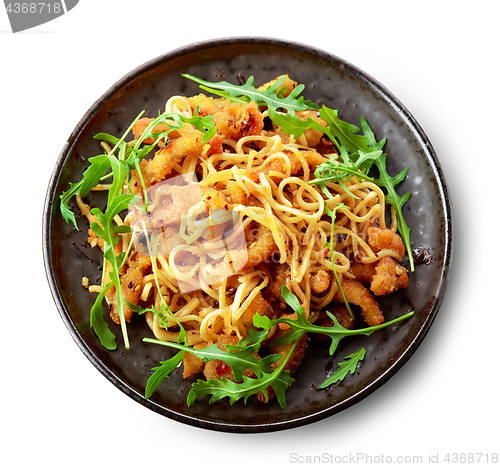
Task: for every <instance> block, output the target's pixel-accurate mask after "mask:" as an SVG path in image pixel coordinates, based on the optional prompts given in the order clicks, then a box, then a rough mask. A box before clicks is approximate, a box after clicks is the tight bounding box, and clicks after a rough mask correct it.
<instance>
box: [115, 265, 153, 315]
mask: <svg viewBox="0 0 500 467" xmlns="http://www.w3.org/2000/svg"><path fill="white" fill-rule="evenodd" d="M144 267H145V264H143V265H141V263H135V262H132V263H129V267H128V268H127V271H126V272H125V274H123V275H122V276H121V277H120V280H121V282H122V287H121V289H122V294H123V298H124V300H127V301H129V302H130V303H132V305H137V303H138V302H139V297H140V295H141V291H142V281H143V278H144V273H143V269H144ZM113 289H114V293H113V295H112V299H111V303H110V312H109V315H110V316H111V319H112V320H113V321H114V322H115V323H116V324H120V315H119V313H118V301H117V295H116V288H114V286H113ZM133 314H134V312H133V311H132V309H131V308H130V307H129V306H128V305H127V303H126V302H125V301H124V302H123V315H124V318H125V321H126V322H127V323H130V320H131V319H132V315H133Z"/></svg>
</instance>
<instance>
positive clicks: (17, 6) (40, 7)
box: [6, 3, 62, 14]
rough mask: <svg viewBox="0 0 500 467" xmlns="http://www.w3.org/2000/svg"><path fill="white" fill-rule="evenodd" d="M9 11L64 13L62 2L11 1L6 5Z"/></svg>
mask: <svg viewBox="0 0 500 467" xmlns="http://www.w3.org/2000/svg"><path fill="white" fill-rule="evenodd" d="M6 10H7V13H21V14H40V13H55V14H58V13H62V6H61V4H60V3H54V4H52V3H9V4H8V5H7V7H6Z"/></svg>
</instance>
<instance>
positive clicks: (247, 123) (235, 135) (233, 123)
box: [188, 94, 264, 140]
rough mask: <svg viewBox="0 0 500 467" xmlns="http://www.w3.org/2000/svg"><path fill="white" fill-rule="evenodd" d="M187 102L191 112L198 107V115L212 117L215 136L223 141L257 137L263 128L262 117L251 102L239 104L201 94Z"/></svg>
mask: <svg viewBox="0 0 500 467" xmlns="http://www.w3.org/2000/svg"><path fill="white" fill-rule="evenodd" d="M188 101H189V103H190V105H191V108H192V110H193V112H194V111H195V110H196V107H198V114H199V115H201V116H204V117H206V116H208V115H212V122H213V123H214V125H215V128H216V130H217V134H218V135H220V136H222V138H224V139H234V140H238V139H240V138H243V137H244V136H250V135H258V134H260V132H261V131H262V129H263V128H264V117H263V116H262V113H261V112H260V110H259V108H258V107H257V104H256V103H255V102H253V101H252V102H249V103H248V104H239V103H235V102H229V101H227V100H226V99H213V98H211V97H206V96H204V95H203V94H199V95H198V96H195V97H193V98H189V99H188Z"/></svg>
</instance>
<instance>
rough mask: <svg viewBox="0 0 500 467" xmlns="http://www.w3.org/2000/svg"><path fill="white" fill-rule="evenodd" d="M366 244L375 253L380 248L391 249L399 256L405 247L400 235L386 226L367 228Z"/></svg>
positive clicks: (402, 254) (402, 253)
mask: <svg viewBox="0 0 500 467" xmlns="http://www.w3.org/2000/svg"><path fill="white" fill-rule="evenodd" d="M368 244H369V245H370V246H371V247H372V249H373V251H374V252H375V253H376V252H378V251H381V250H393V251H395V252H396V253H397V254H398V255H399V256H401V257H402V256H404V254H405V247H404V245H403V240H402V239H401V237H400V236H399V235H398V234H397V233H395V232H393V231H392V230H391V229H388V228H380V227H370V228H369V229H368Z"/></svg>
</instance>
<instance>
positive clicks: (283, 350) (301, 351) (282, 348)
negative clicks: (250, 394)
mask: <svg viewBox="0 0 500 467" xmlns="http://www.w3.org/2000/svg"><path fill="white" fill-rule="evenodd" d="M287 332H289V330H283V329H279V330H278V331H277V332H276V334H275V337H279V336H281V335H283V334H286V333H287ZM292 345H293V344H283V345H278V346H276V347H270V349H269V350H270V351H271V352H272V353H275V354H281V358H280V359H279V360H278V361H277V362H276V363H273V364H272V365H271V366H272V368H277V367H279V366H280V365H281V363H282V362H283V359H284V358H286V356H287V354H288V352H289V351H290V349H291V348H292ZM306 349H307V334H303V335H302V336H301V337H300V338H299V341H298V343H297V345H296V347H295V349H293V352H292V355H291V356H290V358H289V360H288V361H287V362H286V364H285V366H284V368H283V371H286V370H289V371H290V376H291V375H293V374H294V373H295V372H296V371H297V369H298V368H299V366H300V364H301V363H302V360H303V359H304V356H305V354H306ZM266 393H267V400H266V394H264V393H263V392H259V393H257V398H258V399H259V401H261V402H268V401H269V400H271V399H272V398H273V397H274V396H275V392H274V389H273V388H272V387H271V386H268V387H267V388H266Z"/></svg>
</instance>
